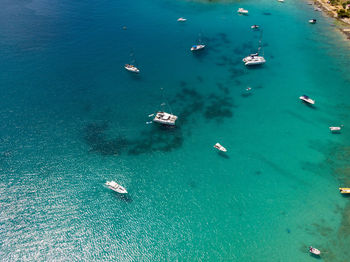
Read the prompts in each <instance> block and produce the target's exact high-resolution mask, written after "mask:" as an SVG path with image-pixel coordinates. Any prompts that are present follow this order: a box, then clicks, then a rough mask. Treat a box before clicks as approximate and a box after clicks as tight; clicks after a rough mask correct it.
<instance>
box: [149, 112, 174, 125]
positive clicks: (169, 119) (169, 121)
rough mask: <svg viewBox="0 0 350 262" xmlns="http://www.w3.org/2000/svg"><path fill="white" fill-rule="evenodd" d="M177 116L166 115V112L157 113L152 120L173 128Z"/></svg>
mask: <svg viewBox="0 0 350 262" xmlns="http://www.w3.org/2000/svg"><path fill="white" fill-rule="evenodd" d="M176 119H177V116H175V115H172V114H169V113H166V112H158V113H157V114H156V116H155V117H154V119H153V122H156V123H159V124H163V125H170V126H174V125H175V121H176Z"/></svg>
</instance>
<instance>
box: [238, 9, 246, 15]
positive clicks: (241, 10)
mask: <svg viewBox="0 0 350 262" xmlns="http://www.w3.org/2000/svg"><path fill="white" fill-rule="evenodd" d="M237 13H239V14H242V15H247V14H248V10H246V9H244V8H238V10H237Z"/></svg>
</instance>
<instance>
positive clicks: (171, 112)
mask: <svg viewBox="0 0 350 262" xmlns="http://www.w3.org/2000/svg"><path fill="white" fill-rule="evenodd" d="M160 90H162V101H165V103H161V104H160V105H161V106H165V105H168V107H169V110H170V114H173V110H172V109H171V107H170V104H169V103H168V100H167V99H166V98H165V96H164V89H163V87H161V88H160ZM162 111H163V112H164V110H162Z"/></svg>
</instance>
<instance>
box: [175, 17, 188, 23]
mask: <svg viewBox="0 0 350 262" xmlns="http://www.w3.org/2000/svg"><path fill="white" fill-rule="evenodd" d="M177 21H178V22H186V21H187V19H186V18H183V17H180V18H179V19H177Z"/></svg>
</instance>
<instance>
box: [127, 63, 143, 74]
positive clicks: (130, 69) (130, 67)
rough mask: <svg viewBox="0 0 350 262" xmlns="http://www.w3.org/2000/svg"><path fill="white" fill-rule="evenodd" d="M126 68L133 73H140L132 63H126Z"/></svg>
mask: <svg viewBox="0 0 350 262" xmlns="http://www.w3.org/2000/svg"><path fill="white" fill-rule="evenodd" d="M124 68H125V69H126V70H128V71H130V72H133V73H140V70H139V69H138V68H137V67H136V66H133V65H130V64H126V65H125V66H124Z"/></svg>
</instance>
